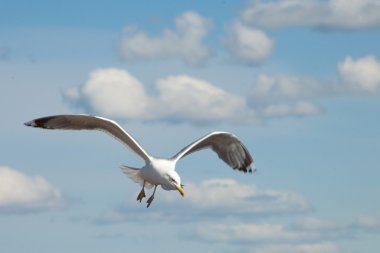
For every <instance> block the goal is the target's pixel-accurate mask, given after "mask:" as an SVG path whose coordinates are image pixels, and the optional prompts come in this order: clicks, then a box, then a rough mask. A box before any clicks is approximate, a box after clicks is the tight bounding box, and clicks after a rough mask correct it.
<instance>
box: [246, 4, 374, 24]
mask: <svg viewBox="0 0 380 253" xmlns="http://www.w3.org/2000/svg"><path fill="white" fill-rule="evenodd" d="M240 18H241V19H242V21H243V22H245V23H247V24H249V25H251V26H254V27H260V28H282V27H290V26H304V27H310V28H316V29H325V30H360V29H368V28H375V27H380V3H379V1H377V0H352V1H350V3H349V4H348V3H347V1H345V0H327V1H319V0H309V1H303V0H280V1H252V2H251V3H249V4H248V5H247V6H246V7H245V8H244V9H243V10H242V12H241V17H240Z"/></svg>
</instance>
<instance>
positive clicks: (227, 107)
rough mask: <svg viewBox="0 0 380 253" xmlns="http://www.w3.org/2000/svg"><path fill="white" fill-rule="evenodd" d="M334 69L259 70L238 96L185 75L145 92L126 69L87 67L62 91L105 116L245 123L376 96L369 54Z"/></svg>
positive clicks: (378, 79)
mask: <svg viewBox="0 0 380 253" xmlns="http://www.w3.org/2000/svg"><path fill="white" fill-rule="evenodd" d="M337 70H338V75H337V78H336V79H329V80H321V79H317V78H314V77H308V76H297V75H287V74H284V75H266V74H259V75H258V76H257V77H256V79H255V80H252V85H251V87H250V89H249V91H247V94H246V95H245V96H242V95H237V94H233V93H231V92H230V91H227V90H225V89H222V88H220V87H218V86H217V85H215V84H212V83H210V82H207V81H205V80H202V79H198V78H195V77H191V76H189V75H173V76H167V77H164V78H159V79H157V80H156V82H155V85H154V90H153V91H149V90H146V88H145V85H144V84H143V83H141V82H140V81H139V80H138V78H136V77H135V76H133V75H132V74H131V73H129V72H128V71H127V70H124V69H117V68H107V69H97V70H94V71H92V72H91V73H90V75H89V78H88V80H87V81H86V82H85V83H84V85H82V86H79V87H74V88H69V89H66V90H65V91H64V92H63V96H64V98H65V99H66V101H68V102H69V103H70V104H71V105H73V106H75V107H76V108H80V109H82V110H85V111H86V112H87V113H92V114H98V115H101V116H105V117H110V118H119V119H134V120H143V121H147V120H166V121H171V122H189V123H195V124H196V123H220V122H230V123H234V124H246V123H256V122H259V121H262V120H267V119H272V118H281V117H291V116H293V117H294V116H298V117H304V116H312V115H317V114H320V113H321V112H323V109H322V108H321V107H320V106H319V105H318V103H317V102H318V99H320V98H325V97H333V96H341V95H346V96H348V95H349V96H354V95H357V94H360V95H363V94H367V95H370V94H371V95H379V93H380V74H379V73H380V62H379V61H378V60H377V59H376V58H375V57H374V56H365V57H362V58H357V59H353V58H352V57H346V58H345V59H344V60H343V61H342V62H340V63H338V64H337Z"/></svg>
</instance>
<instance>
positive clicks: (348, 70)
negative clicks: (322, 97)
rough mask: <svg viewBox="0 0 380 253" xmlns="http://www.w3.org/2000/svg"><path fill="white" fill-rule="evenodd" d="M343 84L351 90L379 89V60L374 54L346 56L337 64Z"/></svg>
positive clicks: (375, 90) (373, 90)
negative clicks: (353, 57)
mask: <svg viewBox="0 0 380 253" xmlns="http://www.w3.org/2000/svg"><path fill="white" fill-rule="evenodd" d="M338 69H339V74H340V77H341V79H342V82H343V85H346V86H348V88H350V89H352V90H353V91H359V92H360V91H362V92H370V93H372V92H378V91H380V62H379V61H378V60H377V59H376V58H375V57H374V56H367V57H363V58H358V59H356V60H355V59H352V58H351V57H346V58H345V60H344V61H343V62H341V63H339V65H338Z"/></svg>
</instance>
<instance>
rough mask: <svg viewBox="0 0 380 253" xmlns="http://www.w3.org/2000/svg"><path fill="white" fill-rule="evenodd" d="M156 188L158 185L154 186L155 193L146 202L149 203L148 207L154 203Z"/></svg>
mask: <svg viewBox="0 0 380 253" xmlns="http://www.w3.org/2000/svg"><path fill="white" fill-rule="evenodd" d="M156 188H157V185H155V186H154V190H153V194H152V196H150V198H149V199H148V200H147V202H146V203H148V205H147V206H146V207H147V208H148V207H149V206H150V204H152V201H153V199H154V194H155V193H156Z"/></svg>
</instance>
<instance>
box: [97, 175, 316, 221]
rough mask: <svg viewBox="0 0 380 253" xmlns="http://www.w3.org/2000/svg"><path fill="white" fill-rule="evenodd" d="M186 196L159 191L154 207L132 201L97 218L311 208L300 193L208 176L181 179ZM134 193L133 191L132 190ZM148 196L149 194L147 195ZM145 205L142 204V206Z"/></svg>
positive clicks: (221, 214)
mask: <svg viewBox="0 0 380 253" xmlns="http://www.w3.org/2000/svg"><path fill="white" fill-rule="evenodd" d="M185 191H186V196H185V198H184V199H179V195H178V194H177V193H174V192H160V196H159V198H158V199H157V203H156V204H155V206H157V205H158V206H159V209H156V210H155V209H154V208H153V209H150V210H147V211H144V213H141V209H140V208H141V206H139V205H137V206H136V203H135V202H132V203H131V204H130V205H129V204H128V206H127V207H121V208H117V209H113V210H108V211H106V212H104V213H103V214H102V217H100V218H99V219H98V220H97V223H99V224H108V223H119V222H127V221H135V220H174V221H178V220H181V221H183V220H192V219H193V218H194V217H196V218H197V219H202V217H208V220H212V218H218V220H219V219H220V218H221V217H227V216H229V217H240V216H241V215H243V214H245V215H254V216H255V217H258V216H266V215H267V216H277V215H284V214H288V213H291V214H295V213H306V212H309V211H310V210H311V207H310V205H309V204H308V203H307V201H306V200H305V199H304V198H303V196H302V195H301V194H299V193H296V192H290V191H278V190H270V189H258V188H257V187H255V186H254V185H248V184H241V183H238V182H236V181H235V180H232V179H211V180H205V181H203V182H201V183H199V184H194V183H187V182H185ZM136 194H137V193H136ZM147 195H149V194H147ZM144 206H145V205H144Z"/></svg>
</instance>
